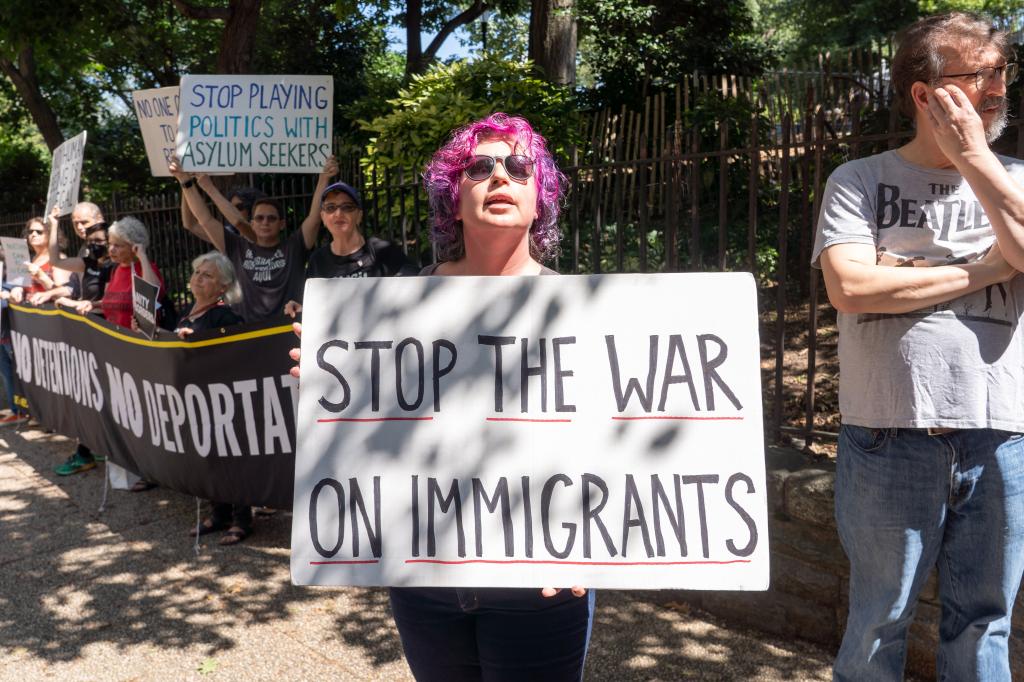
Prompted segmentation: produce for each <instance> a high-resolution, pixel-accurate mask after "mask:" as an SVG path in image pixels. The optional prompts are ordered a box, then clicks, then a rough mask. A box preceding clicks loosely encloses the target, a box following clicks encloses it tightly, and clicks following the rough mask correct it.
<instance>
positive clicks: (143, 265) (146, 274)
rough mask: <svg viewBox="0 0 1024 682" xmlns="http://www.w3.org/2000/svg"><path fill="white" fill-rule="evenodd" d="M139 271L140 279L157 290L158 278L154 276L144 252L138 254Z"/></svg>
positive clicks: (154, 271)
mask: <svg viewBox="0 0 1024 682" xmlns="http://www.w3.org/2000/svg"><path fill="white" fill-rule="evenodd" d="M139 269H140V270H141V271H142V273H141V274H142V279H144V280H146V281H147V282H149V283H150V284H152V285H153V286H155V287H158V288H159V286H160V278H159V277H157V276H156V270H154V269H153V265H152V263H150V262H149V257H148V256H146V254H145V252H143V253H140V254H139Z"/></svg>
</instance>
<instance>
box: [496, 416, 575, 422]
mask: <svg viewBox="0 0 1024 682" xmlns="http://www.w3.org/2000/svg"><path fill="white" fill-rule="evenodd" d="M487 421H489V422H528V423H530V424H566V423H568V422H571V421H572V420H571V419H525V418H522V419H521V418H519V417H488V418H487Z"/></svg>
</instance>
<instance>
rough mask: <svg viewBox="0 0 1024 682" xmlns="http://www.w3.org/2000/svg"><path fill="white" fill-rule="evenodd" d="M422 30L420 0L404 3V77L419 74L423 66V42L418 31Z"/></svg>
mask: <svg viewBox="0 0 1024 682" xmlns="http://www.w3.org/2000/svg"><path fill="white" fill-rule="evenodd" d="M422 30H423V2H422V0H407V1H406V3H405V77H406V78H407V79H408V78H409V76H412V75H413V74H416V73H420V72H421V71H422V70H423V67H424V66H425V65H424V64H423V42H422V39H421V37H420V31H422Z"/></svg>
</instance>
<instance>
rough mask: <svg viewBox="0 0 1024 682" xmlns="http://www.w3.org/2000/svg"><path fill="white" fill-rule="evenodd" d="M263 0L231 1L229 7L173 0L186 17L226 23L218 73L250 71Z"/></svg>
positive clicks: (221, 37) (218, 57) (221, 39)
mask: <svg viewBox="0 0 1024 682" xmlns="http://www.w3.org/2000/svg"><path fill="white" fill-rule="evenodd" d="M261 1H262V0H228V6H227V7H205V6H198V7H197V6H196V5H193V4H191V3H190V2H189V1H188V0H171V2H173V3H174V6H175V7H177V8H178V11H179V12H181V14H182V16H184V17H187V18H189V19H203V20H209V19H220V20H221V21H223V22H224V31H223V32H222V33H221V35H220V49H219V50H218V52H217V73H249V65H250V64H252V49H253V45H254V44H255V40H256V26H257V24H259V19H260V2H261Z"/></svg>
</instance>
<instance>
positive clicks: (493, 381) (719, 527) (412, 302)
mask: <svg viewBox="0 0 1024 682" xmlns="http://www.w3.org/2000/svg"><path fill="white" fill-rule="evenodd" d="M304 300H305V303H306V305H305V306H304V319H303V335H302V368H301V369H302V383H301V390H300V396H299V411H298V417H297V419H298V421H297V424H296V432H297V434H298V451H297V455H296V465H295V497H294V500H295V502H294V516H293V522H292V545H291V547H292V554H291V571H292V580H293V581H294V582H295V583H297V584H319V585H396V586H398V585H401V586H445V585H447V586H456V585H463V586H472V585H476V586H508V587H537V588H539V587H543V586H562V587H564V586H569V585H584V586H589V587H607V588H687V589H718V590H726V589H728V590H764V589H767V587H768V577H769V570H768V569H769V553H768V525H767V502H766V495H765V492H766V488H765V469H764V435H763V431H762V421H761V389H760V357H759V348H758V319H757V305H756V293H755V287H754V280H753V278H752V277H751V276H750V275H749V274H745V273H735V274H658V275H603V276H602V275H595V276H583V275H579V276H560V277H413V278H379V279H359V280H355V279H340V278H339V279H333V280H328V279H310V280H308V281H307V283H306V292H305V299H304ZM342 308H343V311H342Z"/></svg>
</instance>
